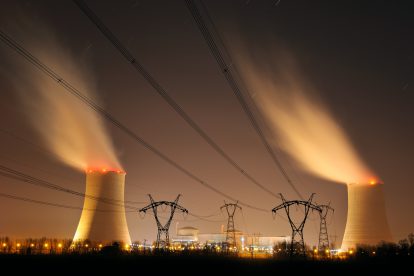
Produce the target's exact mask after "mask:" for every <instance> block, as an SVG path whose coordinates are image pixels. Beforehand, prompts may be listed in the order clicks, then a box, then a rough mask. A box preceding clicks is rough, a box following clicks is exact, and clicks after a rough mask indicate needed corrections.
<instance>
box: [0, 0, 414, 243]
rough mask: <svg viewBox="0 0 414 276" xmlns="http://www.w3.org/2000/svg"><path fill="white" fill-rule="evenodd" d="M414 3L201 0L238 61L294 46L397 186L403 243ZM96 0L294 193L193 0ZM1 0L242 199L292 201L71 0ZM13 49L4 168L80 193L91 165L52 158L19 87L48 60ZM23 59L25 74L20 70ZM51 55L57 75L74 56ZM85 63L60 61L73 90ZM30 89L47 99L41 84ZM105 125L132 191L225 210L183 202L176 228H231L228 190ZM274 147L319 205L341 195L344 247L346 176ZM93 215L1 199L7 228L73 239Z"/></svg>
mask: <svg viewBox="0 0 414 276" xmlns="http://www.w3.org/2000/svg"><path fill="white" fill-rule="evenodd" d="M362 2H363V3H362ZM409 2H410V1H284V0H281V1H270V0H269V1H266V0H263V1H249V0H247V1H246V0H243V1H207V0H205V1H203V4H204V6H205V8H206V9H207V11H208V13H209V15H210V17H211V19H212V20H213V22H214V25H215V27H216V30H217V32H218V34H219V36H220V37H221V39H222V41H223V43H224V45H225V46H226V49H227V51H228V52H229V55H230V56H231V57H233V58H235V59H236V58H237V54H236V53H235V52H233V51H234V50H235V49H238V48H240V49H242V48H243V49H248V51H251V53H252V56H256V57H258V60H259V59H260V60H263V59H264V57H266V53H269V52H272V51H273V52H276V53H277V52H278V51H280V49H284V50H286V51H288V52H289V53H290V55H292V56H294V58H295V61H296V64H297V66H298V67H299V68H300V71H301V75H302V76H304V77H305V78H306V80H307V83H310V84H311V85H312V87H313V89H312V91H317V94H318V97H319V98H321V99H323V102H324V103H325V105H326V106H327V107H328V108H329V110H330V113H331V114H332V116H333V118H334V119H335V121H336V122H337V123H338V124H339V125H340V126H342V128H343V129H344V130H345V132H346V133H347V135H348V137H349V138H350V141H351V143H352V144H353V146H354V147H355V149H356V151H357V152H358V154H359V157H360V158H361V159H362V160H363V161H364V162H365V163H366V164H367V165H368V166H369V167H370V168H371V169H372V170H373V171H374V172H375V173H376V176H377V177H378V178H380V179H381V180H382V181H383V182H384V183H385V185H384V189H385V200H386V205H387V216H388V220H389V223H390V227H391V231H392V233H393V237H394V240H395V241H398V240H400V239H402V238H405V237H406V236H407V234H409V233H410V232H413V231H414V220H413V214H412V210H414V201H413V200H412V197H413V194H414V188H413V181H412V171H413V169H414V161H413V156H414V147H413V141H414V124H413V119H414V96H413V93H414V70H413V66H414V53H413V49H414V38H413V31H414V17H413V16H412V14H413V13H414V10H413V8H412V7H411V6H410V5H409ZM86 3H87V4H88V5H89V6H90V8H91V9H92V10H93V11H94V12H95V13H96V14H97V15H98V16H99V17H100V18H101V20H102V21H103V22H104V23H105V24H106V25H107V26H108V27H109V29H110V30H111V31H112V32H113V33H114V34H115V35H116V36H117V37H118V38H119V39H120V41H122V43H123V44H124V45H125V46H126V47H127V48H128V49H129V50H130V51H131V53H132V54H133V55H134V56H135V57H136V58H137V60H139V62H140V63H141V64H142V65H143V66H144V67H145V69H146V70H147V71H148V72H149V73H150V74H151V75H152V76H153V77H154V78H155V79H156V81H157V82H159V84H160V85H161V86H162V87H163V88H164V89H165V90H166V91H167V92H168V93H169V95H170V96H171V97H172V98H173V99H174V100H175V101H176V102H177V103H179V104H180V106H181V107H182V108H183V110H184V111H185V112H186V113H187V114H189V115H190V116H191V118H192V119H193V120H194V121H195V122H196V123H197V124H198V125H199V126H200V127H202V128H203V130H204V131H205V132H206V133H207V134H208V135H209V136H210V137H211V138H213V139H214V141H215V142H216V143H217V144H218V145H220V146H221V147H222V148H223V149H224V150H225V152H226V153H227V154H228V155H230V156H231V157H232V158H233V159H234V160H236V161H237V162H238V164H239V165H240V166H241V167H242V168H243V169H245V170H246V171H248V172H249V173H250V174H251V175H253V176H254V177H255V178H256V179H257V180H258V181H260V183H262V184H263V185H265V186H266V187H267V188H268V189H270V190H272V191H274V193H283V195H284V196H285V197H286V198H287V199H296V198H297V195H296V194H295V193H294V192H293V190H292V189H291V188H290V187H289V185H288V184H287V182H286V180H285V178H283V176H282V174H281V173H280V170H279V169H278V167H277V166H276V165H275V164H274V163H273V161H272V160H271V158H270V156H269V154H268V153H267V151H266V149H265V147H264V146H263V144H262V143H261V141H260V139H259V137H258V135H257V133H256V132H255V130H254V129H253V128H252V126H251V124H250V122H249V120H248V118H247V116H246V114H245V113H244V111H243V109H242V108H241V106H240V104H239V102H238V101H237V99H236V97H235V96H234V94H233V92H232V90H231V89H230V87H229V85H228V83H227V81H226V79H225V77H224V76H223V74H222V72H221V71H220V69H219V67H218V65H217V63H216V61H215V59H214V57H213V56H212V55H211V53H210V50H209V48H208V46H207V44H206V42H205V41H204V39H203V37H202V35H201V33H200V31H199V29H198V28H197V25H196V24H195V22H194V19H193V17H192V16H191V14H190V12H189V10H188V9H187V7H186V4H185V2H184V1H148V0H141V1H140V0H136V1H135V0H134V1H116V3H115V1H91V0H88V1H87V2H86ZM0 6H1V8H0V29H1V30H2V31H3V32H5V33H6V34H7V35H8V36H10V37H12V38H13V39H14V40H16V41H18V42H19V43H20V44H21V45H22V46H24V47H25V48H26V49H27V50H29V51H32V50H33V54H35V55H36V51H37V50H36V49H39V47H40V49H42V50H43V52H48V51H50V54H53V53H54V52H56V51H55V50H56V49H53V45H50V44H48V39H47V38H48V37H47V36H48V35H49V34H53V36H54V37H55V39H56V40H57V41H59V43H60V45H64V50H65V51H67V52H69V53H70V56H71V57H72V59H73V60H72V62H73V64H77V65H79V72H84V71H87V72H88V74H87V75H86V80H87V81H88V85H87V87H89V88H91V89H93V90H94V93H95V94H96V97H97V101H98V102H99V104H100V105H101V106H104V107H105V109H106V110H107V111H108V112H109V113H111V114H112V115H113V116H114V117H115V118H117V119H118V120H119V121H120V122H122V123H123V124H124V125H126V126H127V127H128V128H130V129H131V130H133V131H134V132H135V133H137V134H138V135H139V136H141V137H142V138H143V139H145V140H146V141H148V142H149V143H151V144H152V145H153V146H154V147H156V148H157V149H159V150H160V151H161V152H163V153H164V154H165V155H167V156H169V157H170V158H171V159H173V160H174V161H176V162H177V163H179V164H180V165H181V166H183V167H185V168H186V169H188V170H189V171H191V172H192V173H194V174H195V175H197V176H198V177H200V178H201V179H203V180H205V181H207V182H208V183H209V184H211V185H212V186H214V187H216V188H217V189H219V190H221V191H223V192H224V193H227V194H230V195H231V196H232V197H234V198H237V199H240V200H242V201H243V202H247V203H249V204H251V205H254V206H256V207H260V208H265V209H269V211H270V210H271V209H272V208H273V207H274V206H276V205H278V204H280V203H281V201H280V200H279V199H277V198H275V197H273V196H271V195H269V194H268V193H266V192H264V191H263V190H260V189H259V188H258V187H257V186H255V185H253V184H252V183H251V182H250V181H248V180H247V179H246V178H245V177H244V176H243V175H241V174H240V173H239V172H237V171H236V170H235V169H234V168H233V167H231V166H230V165H229V164H228V163H227V162H226V161H225V160H224V159H223V158H222V157H221V156H220V155H219V154H217V153H216V152H215V151H214V150H213V149H212V148H211V147H210V146H209V145H208V144H207V143H206V142H205V141H204V140H203V139H202V138H201V137H200V136H199V135H198V134H197V133H196V132H195V131H194V130H193V129H191V128H190V127H189V126H188V125H187V124H186V123H185V122H184V120H183V119H182V118H181V117H179V116H178V115H177V114H176V113H175V111H174V110H173V109H172V108H171V107H170V106H168V104H167V103H166V102H165V101H164V100H163V99H162V98H161V97H160V96H159V95H158V94H156V93H155V91H154V89H153V88H152V87H151V86H150V85H149V84H148V83H147V82H146V81H145V80H144V79H143V78H142V76H141V75H139V73H137V72H136V71H135V70H134V69H133V67H132V66H131V65H130V64H128V62H127V61H126V60H125V59H124V58H123V57H122V56H121V55H120V54H119V52H118V51H117V50H116V49H115V48H114V47H113V45H112V44H110V43H109V42H108V40H107V39H106V38H105V37H104V36H103V35H102V34H101V33H100V32H99V30H98V29H97V28H96V27H95V26H94V25H93V24H92V23H91V21H90V20H89V19H88V18H87V17H86V16H85V15H84V14H83V13H82V11H81V10H80V9H79V8H78V7H77V6H76V5H75V4H74V3H73V2H72V1H2V2H1V4H0ZM32 45H36V47H37V48H36V49H35V48H31V46H32ZM275 45H276V46H275ZM0 60H1V63H0V97H1V101H0V112H1V113H0V115H1V116H0V165H3V166H7V167H10V168H14V169H16V170H19V171H22V172H25V173H27V174H29V175H32V176H35V177H38V178H41V179H44V180H47V181H50V182H52V183H56V184H59V185H61V186H65V187H68V188H70V189H73V190H77V191H81V192H83V191H84V189H85V186H84V184H85V183H84V178H85V176H84V173H83V172H82V171H80V170H77V169H75V168H73V167H70V166H67V165H66V164H64V163H62V162H60V161H59V160H58V159H57V158H55V157H54V155H53V154H52V153H51V149H50V147H49V146H48V145H47V143H45V142H44V139H42V138H41V137H40V136H39V135H38V133H37V132H36V131H35V130H34V128H33V125H32V124H31V123H30V120H29V119H30V118H28V116H27V115H28V112H27V109H26V108H25V105H24V104H22V101H21V97H20V96H18V94H19V93H20V94H19V95H21V92H17V88H16V87H17V86H16V83H22V84H23V83H26V80H27V77H28V75H29V74H30V75H31V76H33V75H35V76H36V74H39V73H38V72H37V71H38V70H37V69H35V67H33V66H32V65H30V64H29V63H27V62H26V61H25V60H24V59H22V58H21V57H19V56H18V55H17V54H16V53H15V52H14V51H13V50H11V49H10V48H9V47H7V46H6V45H5V44H4V43H2V42H1V43H0ZM15 61H17V62H19V63H21V64H23V66H26V69H27V70H17V69H16V68H19V67H16V66H15V65H14V64H13V62H15ZM43 62H45V63H47V61H46V60H43ZM48 66H50V67H52V68H54V70H56V71H57V72H58V73H59V72H61V71H59V69H60V68H63V69H62V70H65V68H66V67H65V64H64V63H60V64H48ZM232 66H233V67H231V66H230V70H234V72H236V71H239V72H240V71H243V70H240V69H241V68H237V66H239V63H238V62H237V61H236V60H235V61H234V64H232ZM66 69H67V68H66ZM72 69H73V68H72V67H71V70H72ZM69 72H70V70H69ZM79 72H78V73H79ZM75 75H76V74H75V73H74V74H66V75H65V74H63V73H62V77H63V78H65V80H67V81H68V82H70V83H73V84H74V86H76V84H77V83H78V82H77V80H76V78H74V76H75ZM39 76H41V75H39ZM241 78H242V76H241ZM49 82H50V87H52V88H53V87H55V89H56V91H50V93H67V92H65V90H63V89H61V88H59V86H58V85H57V84H56V83H53V81H51V80H49ZM82 88H85V87H84V86H82ZM85 89H88V88H85ZM80 90H82V89H80ZM85 92H86V91H85ZM252 92H254V91H250V93H252ZM24 93H25V97H26V99H31V97H33V102H36V99H34V97H35V96H36V94H35V93H33V92H32V91H31V90H30V87H27V88H25V89H24ZM74 112H76V111H74ZM256 115H257V114H256ZM33 116H36V115H33ZM50 116H53V114H50ZM29 117H30V116H29ZM258 120H259V121H260V122H263V120H262V119H261V118H258ZM104 123H105V126H106V128H107V129H108V133H109V134H110V137H111V140H112V142H113V144H114V148H115V152H116V155H117V156H118V158H119V161H120V163H121V164H122V168H123V169H124V170H125V171H126V172H127V175H126V193H125V197H126V200H131V201H140V202H148V197H147V196H146V195H147V194H148V193H150V194H152V195H153V197H154V198H155V199H156V200H174V199H175V197H176V196H177V194H182V198H181V199H180V202H179V203H180V205H182V206H184V207H186V208H187V209H189V211H190V212H193V213H195V214H198V215H212V214H214V215H215V216H212V217H209V219H210V220H212V221H202V220H199V219H196V218H194V217H191V216H188V217H187V219H186V220H183V217H182V216H181V215H179V214H178V215H177V216H176V218H177V219H178V220H175V221H174V222H173V224H172V226H171V232H172V233H173V234H174V232H175V227H176V226H178V227H182V226H193V227H198V228H199V229H200V232H201V233H211V232H218V231H220V228H221V225H222V224H226V220H225V219H226V218H225V216H224V214H221V213H220V211H219V207H220V206H221V205H222V204H223V203H224V202H223V200H224V198H223V197H222V196H220V195H218V194H216V193H214V192H212V191H211V190H208V189H206V188H205V187H203V186H201V185H200V184H199V183H197V182H195V181H194V180H192V179H191V178H189V177H188V176H186V175H185V174H183V173H182V172H180V171H178V170H177V169H176V168H174V167H172V166H171V165H169V164H168V163H166V162H165V161H163V160H162V159H160V158H159V157H158V156H156V155H154V154H153V153H152V152H151V151H148V150H147V149H146V148H144V147H143V146H141V145H140V144H138V143H137V142H136V141H134V140H132V139H131V138H130V137H128V136H127V135H125V134H124V133H123V132H122V131H120V130H119V129H117V128H115V127H114V126H113V125H111V124H109V123H108V122H106V121H105V122H104ZM263 125H264V124H263ZM61 127H62V128H64V127H65V126H64V125H62V126H61ZM329 135H330V133H328V132H327V133H326V136H328V137H329ZM273 139H274V138H273ZM321 150H323V149H321ZM275 152H276V153H277V154H278V156H279V157H280V159H281V162H282V164H283V165H284V167H285V168H286V170H287V173H288V174H289V176H290V177H291V179H292V181H293V183H294V184H295V185H296V186H297V188H298V189H299V190H300V191H301V193H302V194H303V195H304V197H308V196H309V195H310V194H311V193H312V192H314V193H316V196H315V201H316V202H318V203H328V202H331V206H333V207H334V208H335V214H334V216H333V217H332V218H331V219H329V220H328V222H329V223H330V224H329V225H328V231H329V233H330V235H331V240H333V241H336V244H337V245H340V242H341V240H342V235H343V231H344V227H345V222H346V208H347V195H346V186H345V185H344V184H343V183H342V184H341V183H335V182H330V181H327V180H324V179H321V178H319V177H317V176H315V175H311V174H309V173H307V172H306V171H304V170H303V169H301V167H300V165H298V164H296V163H295V161H294V160H292V158H290V157H289V155H288V154H287V153H286V152H283V151H281V149H278V148H276V149H275ZM337 158H338V159H341V156H337ZM0 192H1V193H6V194H12V195H16V196H20V197H26V198H31V199H36V200H42V201H48V202H53V203H60V204H65V205H71V206H77V207H82V202H83V199H82V198H80V197H74V196H73V195H70V194H65V193H59V192H57V191H52V190H48V189H45V188H42V187H36V186H33V185H29V184H27V183H23V182H20V181H16V180H11V179H9V178H6V177H3V176H0ZM137 206H138V207H143V206H144V204H141V205H137ZM80 214H81V211H80V210H71V209H63V208H55V207H51V206H42V205H38V204H33V203H28V202H22V201H17V200H12V199H6V198H0V218H1V219H0V236H6V235H8V236H11V237H41V236H48V237H62V238H63V237H68V238H71V237H73V235H74V233H75V230H76V226H77V223H78V221H79V218H80ZM127 220H128V226H129V230H130V234H131V238H132V240H141V241H142V240H144V239H147V240H148V239H149V240H153V239H154V238H155V236H156V226H155V223H154V220H153V218H152V217H151V216H150V215H147V216H146V217H145V218H144V219H141V218H140V217H139V215H138V214H137V213H135V212H128V213H127ZM177 223H178V224H177ZM367 223H369V222H367ZM235 224H236V228H237V229H241V230H243V231H245V232H248V233H260V234H262V235H265V236H275V235H290V226H289V225H288V224H287V222H286V221H285V220H283V219H282V218H280V217H276V219H275V220H273V219H272V215H271V213H270V212H269V213H264V212H258V211H255V210H251V209H249V208H245V207H243V214H241V213H240V214H238V215H236V218H235ZM318 230H319V223H318V216H317V214H316V213H315V214H312V215H311V216H310V221H309V222H308V224H307V226H306V228H305V239H306V242H308V243H311V244H313V243H315V242H316V240H317V233H318Z"/></svg>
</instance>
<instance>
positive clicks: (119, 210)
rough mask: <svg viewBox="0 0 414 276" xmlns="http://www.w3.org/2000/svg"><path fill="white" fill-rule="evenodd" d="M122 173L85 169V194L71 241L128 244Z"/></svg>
mask: <svg viewBox="0 0 414 276" xmlns="http://www.w3.org/2000/svg"><path fill="white" fill-rule="evenodd" d="M124 186H125V173H124V172H122V171H108V170H100V171H95V170H89V171H87V173H86V192H85V193H86V197H85V201H84V204H83V210H82V215H81V218H80V221H79V225H78V228H77V230H76V233H75V237H74V242H77V241H85V240H89V241H92V242H100V243H111V242H113V241H117V242H121V243H124V244H131V238H130V236H129V231H128V226H127V221H126V217H125V208H124V206H123V202H124Z"/></svg>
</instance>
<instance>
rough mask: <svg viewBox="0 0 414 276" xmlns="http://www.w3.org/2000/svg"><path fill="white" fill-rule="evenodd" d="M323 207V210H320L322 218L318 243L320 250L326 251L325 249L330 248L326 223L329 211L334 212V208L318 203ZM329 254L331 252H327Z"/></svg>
mask: <svg viewBox="0 0 414 276" xmlns="http://www.w3.org/2000/svg"><path fill="white" fill-rule="evenodd" d="M318 206H319V208H321V212H319V217H320V219H321V224H320V228H319V243H318V250H319V251H320V252H325V250H329V249H330V247H329V237H328V227H327V225H326V217H327V216H328V213H329V211H332V213H333V212H334V209H333V208H332V207H331V206H330V204H328V205H323V204H322V205H318ZM327 253H328V254H329V253H330V252H327Z"/></svg>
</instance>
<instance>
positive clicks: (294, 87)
mask: <svg viewBox="0 0 414 276" xmlns="http://www.w3.org/2000/svg"><path fill="white" fill-rule="evenodd" d="M267 54H268V55H266V60H263V59H262V60H261V61H260V58H258V57H257V55H256V56H254V58H251V57H252V56H251V55H250V56H249V55H246V54H241V55H238V60H239V61H240V66H239V68H240V69H241V75H242V77H243V80H244V81H245V82H246V85H247V87H248V88H249V90H250V91H251V92H253V93H255V94H253V95H252V96H253V99H254V101H255V103H256V104H257V106H258V107H259V109H260V110H261V112H262V113H263V114H264V116H265V119H266V121H267V123H268V125H269V126H270V129H271V131H272V134H273V135H274V136H275V137H277V139H278V142H279V143H278V144H280V145H281V147H282V148H283V150H285V151H286V152H287V153H289V154H290V155H291V156H292V157H293V158H294V159H295V160H296V161H297V162H298V163H299V164H300V165H301V166H302V167H303V168H304V169H306V170H307V171H309V172H311V173H313V174H315V175H317V176H319V177H321V178H324V179H327V180H330V181H335V182H341V183H344V182H345V183H355V182H360V183H367V182H368V181H370V179H372V176H373V175H372V173H371V171H370V169H369V168H368V167H367V166H366V165H365V163H364V162H363V161H362V160H361V158H360V157H359V156H358V153H357V152H356V150H355V149H354V147H353V146H352V144H351V142H350V139H349V138H348V137H347V134H346V133H345V131H344V129H343V128H342V127H341V126H340V125H339V124H338V122H337V121H335V119H334V117H333V116H332V115H331V114H330V112H329V111H328V108H327V107H326V106H325V105H324V104H323V102H322V101H321V100H320V99H317V97H316V95H315V93H314V91H312V88H311V87H310V86H309V85H308V84H307V83H306V82H305V81H304V80H303V78H301V77H300V74H299V73H298V72H297V70H296V68H295V65H294V61H293V59H292V58H291V57H290V55H289V54H288V53H286V52H284V51H282V54H281V55H277V56H275V55H273V56H272V55H271V54H269V53H267Z"/></svg>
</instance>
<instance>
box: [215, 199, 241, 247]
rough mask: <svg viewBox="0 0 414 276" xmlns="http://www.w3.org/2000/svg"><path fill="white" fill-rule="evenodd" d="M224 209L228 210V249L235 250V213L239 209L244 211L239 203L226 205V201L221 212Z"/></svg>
mask: <svg viewBox="0 0 414 276" xmlns="http://www.w3.org/2000/svg"><path fill="white" fill-rule="evenodd" d="M223 208H226V211H227V216H228V220H227V231H226V244H227V246H228V248H234V247H235V246H236V245H237V243H236V231H235V229H234V213H235V212H236V210H237V209H240V211H241V210H242V208H241V207H240V206H239V205H238V201H236V203H226V201H224V205H223V206H221V207H220V210H223Z"/></svg>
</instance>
